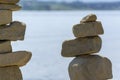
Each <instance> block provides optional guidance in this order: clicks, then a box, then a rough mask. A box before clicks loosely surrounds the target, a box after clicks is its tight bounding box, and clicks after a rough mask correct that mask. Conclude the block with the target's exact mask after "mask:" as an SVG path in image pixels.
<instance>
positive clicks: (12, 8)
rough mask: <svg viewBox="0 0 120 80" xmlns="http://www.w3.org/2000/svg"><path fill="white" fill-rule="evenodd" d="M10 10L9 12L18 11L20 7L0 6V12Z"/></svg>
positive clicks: (12, 5) (13, 5)
mask: <svg viewBox="0 0 120 80" xmlns="http://www.w3.org/2000/svg"><path fill="white" fill-rule="evenodd" d="M1 9H3V10H11V11H18V10H20V9H21V6H19V5H16V4H0V10H1Z"/></svg>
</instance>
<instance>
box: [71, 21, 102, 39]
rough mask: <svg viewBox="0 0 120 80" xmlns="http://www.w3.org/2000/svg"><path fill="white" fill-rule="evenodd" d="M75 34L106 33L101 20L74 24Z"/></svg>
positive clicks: (79, 35) (81, 35)
mask: <svg viewBox="0 0 120 80" xmlns="http://www.w3.org/2000/svg"><path fill="white" fill-rule="evenodd" d="M73 34H74V36H75V37H87V36H97V35H100V34H104V30H103V27H102V24H101V22H100V21H97V22H90V23H81V24H76V25H74V26H73Z"/></svg>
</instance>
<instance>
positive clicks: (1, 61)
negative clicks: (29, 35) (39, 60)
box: [0, 0, 31, 80]
mask: <svg viewBox="0 0 120 80" xmlns="http://www.w3.org/2000/svg"><path fill="white" fill-rule="evenodd" d="M18 2H19V0H0V80H23V78H22V74H21V71H20V69H19V67H22V66H24V65H26V64H27V62H28V61H29V60H30V58H31V52H27V51H17V52H12V47H11V41H17V40H24V35H25V29H26V25H25V24H23V23H22V22H19V21H13V22H12V12H13V11H17V10H20V9H21V7H20V6H19V5H17V3H18Z"/></svg>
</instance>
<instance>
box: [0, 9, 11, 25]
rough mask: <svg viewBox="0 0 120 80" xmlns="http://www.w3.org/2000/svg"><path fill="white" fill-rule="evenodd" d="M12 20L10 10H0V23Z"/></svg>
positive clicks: (7, 22)
mask: <svg viewBox="0 0 120 80" xmlns="http://www.w3.org/2000/svg"><path fill="white" fill-rule="evenodd" d="M10 22H12V11H11V10H0V25H4V24H9V23H10Z"/></svg>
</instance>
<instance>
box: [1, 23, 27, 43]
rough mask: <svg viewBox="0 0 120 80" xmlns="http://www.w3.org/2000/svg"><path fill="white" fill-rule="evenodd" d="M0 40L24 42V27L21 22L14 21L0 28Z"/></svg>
mask: <svg viewBox="0 0 120 80" xmlns="http://www.w3.org/2000/svg"><path fill="white" fill-rule="evenodd" d="M0 27H1V28H0V40H10V41H16V40H24V35H25V30H26V25H25V24H24V23H22V22H18V21H14V22H12V23H10V25H3V26H0Z"/></svg>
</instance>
